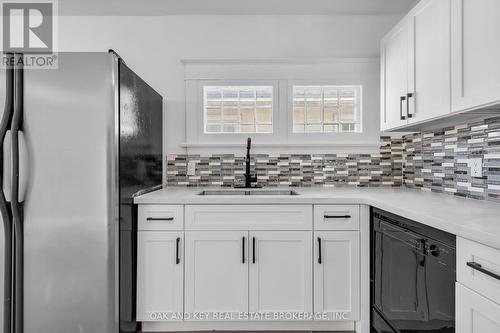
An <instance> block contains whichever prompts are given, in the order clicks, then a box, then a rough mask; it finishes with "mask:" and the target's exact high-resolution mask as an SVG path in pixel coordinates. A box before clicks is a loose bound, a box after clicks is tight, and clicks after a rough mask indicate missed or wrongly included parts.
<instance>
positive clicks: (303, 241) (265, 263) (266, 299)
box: [249, 231, 312, 313]
mask: <svg viewBox="0 0 500 333" xmlns="http://www.w3.org/2000/svg"><path fill="white" fill-rule="evenodd" d="M311 238H312V233H311V232H310V231H256V232H250V257H249V265H250V288H249V294H250V312H272V313H278V312H301V313H303V312H312V264H311V260H312V244H311Z"/></svg>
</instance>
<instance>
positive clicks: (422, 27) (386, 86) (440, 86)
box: [381, 0, 451, 130]
mask: <svg viewBox="0 0 500 333" xmlns="http://www.w3.org/2000/svg"><path fill="white" fill-rule="evenodd" d="M450 1H451V0H422V1H421V2H420V3H419V4H418V5H417V6H416V7H415V8H414V9H412V11H411V12H410V13H409V14H408V15H407V16H406V17H405V18H404V19H403V20H402V21H401V22H400V23H399V24H398V25H397V26H396V27H394V29H392V30H391V31H390V32H389V34H387V36H385V37H384V38H383V39H382V42H381V129H382V130H394V129H404V128H405V127H406V126H408V125H415V124H416V123H421V122H426V121H429V120H432V119H435V118H440V117H442V116H445V115H447V114H449V113H450V111H451V106H450V105H451V102H450V99H451V97H450V95H451V75H450V54H451V50H450V38H451V37H450V35H451V28H450V22H451V2H450Z"/></svg>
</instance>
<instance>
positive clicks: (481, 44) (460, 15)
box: [451, 0, 500, 111]
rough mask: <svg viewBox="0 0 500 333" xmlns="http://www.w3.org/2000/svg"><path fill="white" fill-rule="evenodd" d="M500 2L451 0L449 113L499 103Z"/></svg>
mask: <svg viewBox="0 0 500 333" xmlns="http://www.w3.org/2000/svg"><path fill="white" fill-rule="evenodd" d="M499 13H500V1H498V0H452V39H451V41H452V57H451V59H452V110H453V111H462V110H467V109H474V108H478V107H486V106H490V105H493V104H497V103H500V43H499V42H498V41H499V39H500V20H499V19H498V14H499Z"/></svg>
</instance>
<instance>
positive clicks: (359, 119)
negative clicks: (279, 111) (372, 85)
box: [287, 83, 363, 140]
mask: <svg viewBox="0 0 500 333" xmlns="http://www.w3.org/2000/svg"><path fill="white" fill-rule="evenodd" d="M295 86H331V87H335V88H339V89H342V88H344V89H345V88H354V89H356V91H357V95H358V96H359V97H360V98H359V99H358V100H357V101H356V102H357V105H356V123H357V128H358V130H357V131H354V132H334V133H330V132H326V133H295V132H293V111H294V110H293V87H295ZM287 112H290V113H291V115H290V116H289V124H290V125H289V129H288V131H289V134H290V135H291V136H295V135H296V136H302V137H304V138H305V137H308V138H307V139H309V138H310V137H315V138H316V139H317V140H324V139H329V138H335V137H338V136H339V135H345V134H349V133H353V134H362V133H363V85H361V84H358V85H352V84H350V85H346V84H343V85H337V84H329V83H328V84H311V83H308V84H297V83H289V90H288V111H287ZM313 139H314V138H313Z"/></svg>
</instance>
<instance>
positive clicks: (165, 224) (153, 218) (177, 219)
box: [138, 205, 184, 230]
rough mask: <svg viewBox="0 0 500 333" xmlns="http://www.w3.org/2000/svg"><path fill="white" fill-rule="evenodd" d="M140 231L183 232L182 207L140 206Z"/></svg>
mask: <svg viewBox="0 0 500 333" xmlns="http://www.w3.org/2000/svg"><path fill="white" fill-rule="evenodd" d="M138 214H139V221H138V223H139V225H138V228H139V230H182V228H183V226H184V214H183V206H182V205H140V206H139V213H138Z"/></svg>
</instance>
